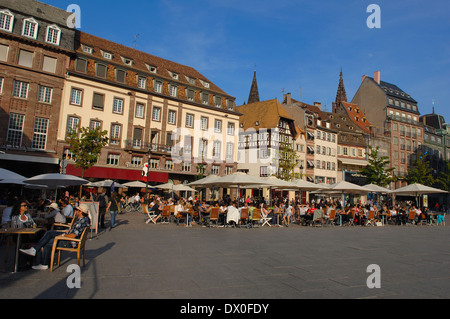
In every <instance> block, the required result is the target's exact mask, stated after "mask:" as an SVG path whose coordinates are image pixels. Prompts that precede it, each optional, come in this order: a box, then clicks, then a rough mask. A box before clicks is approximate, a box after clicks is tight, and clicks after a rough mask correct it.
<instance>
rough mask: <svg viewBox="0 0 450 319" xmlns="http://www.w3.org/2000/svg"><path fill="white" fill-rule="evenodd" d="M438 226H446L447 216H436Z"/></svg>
mask: <svg viewBox="0 0 450 319" xmlns="http://www.w3.org/2000/svg"><path fill="white" fill-rule="evenodd" d="M436 222H437V225H438V226H439V225H442V226H445V214H439V215H437V216H436Z"/></svg>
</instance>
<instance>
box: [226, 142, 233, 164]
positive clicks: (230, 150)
mask: <svg viewBox="0 0 450 319" xmlns="http://www.w3.org/2000/svg"><path fill="white" fill-rule="evenodd" d="M226 159H227V161H233V160H234V143H232V142H229V143H227V154H226Z"/></svg>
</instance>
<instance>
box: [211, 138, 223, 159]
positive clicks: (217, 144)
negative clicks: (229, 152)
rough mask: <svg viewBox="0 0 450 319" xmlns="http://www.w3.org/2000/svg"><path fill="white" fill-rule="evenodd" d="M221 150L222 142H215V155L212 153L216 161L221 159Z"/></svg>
mask: <svg viewBox="0 0 450 319" xmlns="http://www.w3.org/2000/svg"><path fill="white" fill-rule="evenodd" d="M221 148H222V142H221V141H214V143H213V153H212V157H213V158H214V159H219V158H220V154H221V153H222V152H221Z"/></svg>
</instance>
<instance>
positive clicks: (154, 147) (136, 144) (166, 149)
mask: <svg viewBox="0 0 450 319" xmlns="http://www.w3.org/2000/svg"><path fill="white" fill-rule="evenodd" d="M125 149H126V150H134V151H143V152H147V151H148V150H151V151H152V152H155V153H165V154H170V153H172V151H173V146H172V145H166V144H155V143H143V142H142V140H126V141H125Z"/></svg>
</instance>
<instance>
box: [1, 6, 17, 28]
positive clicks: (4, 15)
mask: <svg viewBox="0 0 450 319" xmlns="http://www.w3.org/2000/svg"><path fill="white" fill-rule="evenodd" d="M13 22H14V16H13V14H12V13H11V12H10V11H9V10H1V11H0V30H3V31H8V32H12V28H13Z"/></svg>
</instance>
